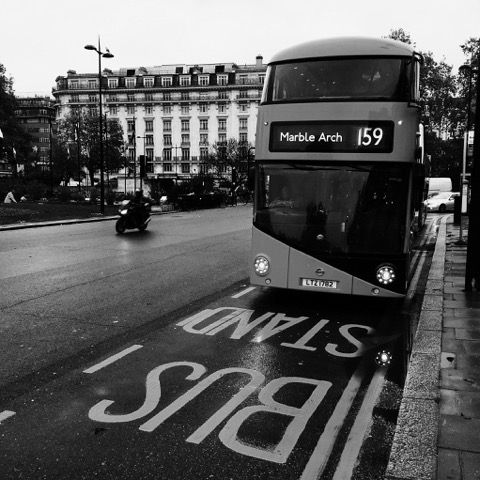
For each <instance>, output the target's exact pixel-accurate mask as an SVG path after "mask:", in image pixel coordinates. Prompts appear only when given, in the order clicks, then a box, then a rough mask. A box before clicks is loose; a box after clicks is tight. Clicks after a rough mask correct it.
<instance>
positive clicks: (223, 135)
mask: <svg viewBox="0 0 480 480" xmlns="http://www.w3.org/2000/svg"><path fill="white" fill-rule="evenodd" d="M218 143H227V134H226V133H219V134H218Z"/></svg>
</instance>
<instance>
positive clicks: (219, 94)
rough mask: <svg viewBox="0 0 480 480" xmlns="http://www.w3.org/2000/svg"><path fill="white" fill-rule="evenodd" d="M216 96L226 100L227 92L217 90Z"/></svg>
mask: <svg viewBox="0 0 480 480" xmlns="http://www.w3.org/2000/svg"><path fill="white" fill-rule="evenodd" d="M218 98H219V100H227V99H228V92H226V91H224V90H222V91H221V92H218Z"/></svg>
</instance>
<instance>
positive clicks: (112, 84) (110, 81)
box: [108, 78, 118, 88]
mask: <svg viewBox="0 0 480 480" xmlns="http://www.w3.org/2000/svg"><path fill="white" fill-rule="evenodd" d="M117 87H118V78H109V79H108V88H117Z"/></svg>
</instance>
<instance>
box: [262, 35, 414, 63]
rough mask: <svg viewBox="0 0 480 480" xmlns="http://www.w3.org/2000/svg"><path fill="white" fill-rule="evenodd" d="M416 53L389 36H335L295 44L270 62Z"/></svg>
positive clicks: (404, 55)
mask: <svg viewBox="0 0 480 480" xmlns="http://www.w3.org/2000/svg"><path fill="white" fill-rule="evenodd" d="M414 53H415V50H414V49H413V47H411V46H410V45H407V44H406V43H403V42H399V41H396V40H391V39H387V38H369V37H335V38H325V39H321V40H313V41H310V42H305V43H301V44H299V45H294V46H293V47H290V48H287V49H285V50H282V51H281V52H279V53H277V54H276V55H274V56H273V58H272V59H271V61H270V63H276V62H285V61H289V60H290V61H292V60H300V59H306V58H319V57H340V56H362V55H366V56H378V55H380V56H401V57H411V56H412V55H413V54H414Z"/></svg>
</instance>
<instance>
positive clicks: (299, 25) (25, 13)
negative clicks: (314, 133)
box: [0, 0, 480, 94]
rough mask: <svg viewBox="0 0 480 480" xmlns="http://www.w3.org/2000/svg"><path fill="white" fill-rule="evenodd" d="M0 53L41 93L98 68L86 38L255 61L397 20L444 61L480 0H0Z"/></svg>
mask: <svg viewBox="0 0 480 480" xmlns="http://www.w3.org/2000/svg"><path fill="white" fill-rule="evenodd" d="M0 15H1V18H2V22H1V28H0V40H1V44H0V63H1V64H3V65H4V67H5V68H6V70H7V75H8V76H11V77H13V79H14V89H15V92H16V93H17V94H24V93H30V92H32V93H46V94H49V93H51V89H52V87H53V86H54V85H55V78H56V77H57V76H58V75H66V72H67V70H69V69H73V70H76V71H77V72H78V73H89V72H97V71H98V64H97V62H98V59H97V55H96V54H95V52H91V51H87V50H85V49H84V48H83V47H84V46H85V45H86V44H89V43H93V44H97V41H98V36H100V37H101V42H102V47H103V46H106V47H108V48H109V49H110V51H111V52H112V53H113V54H114V55H115V57H114V58H113V59H104V60H103V62H102V67H108V68H111V69H112V70H116V69H119V68H122V67H138V66H145V67H149V66H154V65H165V64H175V63H178V64H184V63H185V64H195V63H222V62H235V63H238V64H246V63H247V64H248V63H250V64H252V63H255V57H256V56H257V55H258V54H260V55H263V57H264V62H268V61H269V59H270V58H271V57H272V56H273V55H274V54H275V53H276V52H278V51H280V50H282V49H284V48H286V47H289V46H291V45H295V44H297V43H301V42H305V41H309V40H314V39H319V38H327V37H335V36H344V35H361V36H373V37H381V36H386V35H388V34H389V32H390V30H391V29H397V28H403V29H404V30H405V31H406V32H407V33H409V34H410V35H411V37H412V39H413V41H414V42H415V44H416V47H417V49H418V50H420V51H430V52H432V53H433V55H434V58H435V60H436V61H442V60H444V61H446V63H448V64H449V65H452V66H453V67H454V69H455V70H454V71H455V73H456V72H457V69H458V67H459V66H460V65H461V64H462V63H464V62H465V57H464V55H463V53H462V51H461V49H460V45H461V44H462V43H464V42H465V41H466V40H468V39H469V38H470V37H480V0H448V1H447V0H400V1H398V2H393V1H391V0H330V1H325V0H290V1H286V0H236V1H232V0H168V1H167V0H76V1H72V0H44V1H39V0H8V1H7V0H4V1H2V7H1V9H0Z"/></svg>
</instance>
